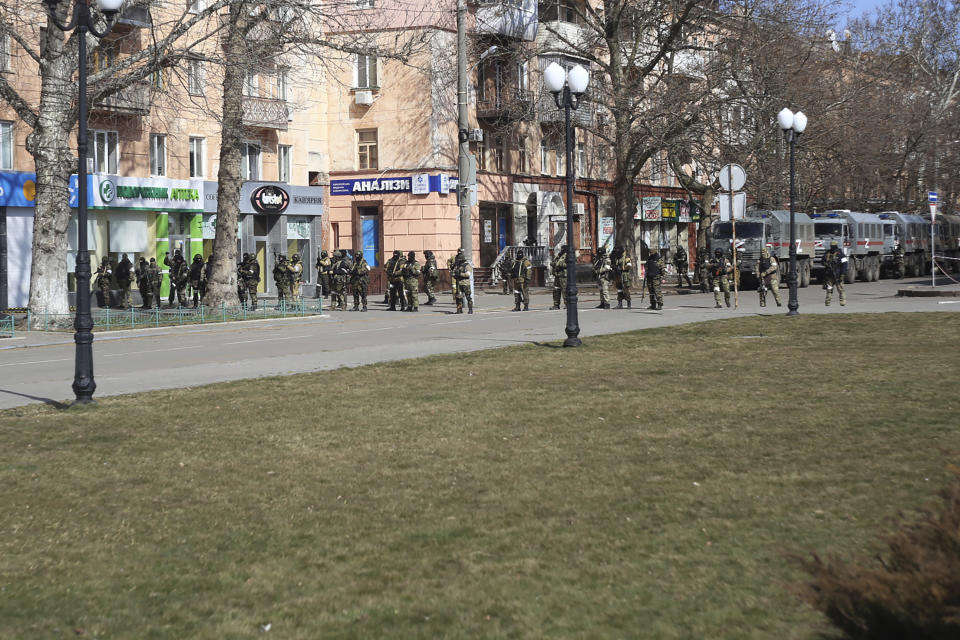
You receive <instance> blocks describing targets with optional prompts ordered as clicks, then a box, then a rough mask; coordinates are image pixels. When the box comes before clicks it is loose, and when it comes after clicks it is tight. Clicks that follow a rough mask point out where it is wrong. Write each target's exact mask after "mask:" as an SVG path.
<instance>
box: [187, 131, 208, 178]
mask: <svg viewBox="0 0 960 640" xmlns="http://www.w3.org/2000/svg"><path fill="white" fill-rule="evenodd" d="M206 157H207V140H206V138H194V137H191V138H190V177H191V178H203V177H206V173H204V167H205V165H206V162H205V160H206Z"/></svg>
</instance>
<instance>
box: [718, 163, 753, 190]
mask: <svg viewBox="0 0 960 640" xmlns="http://www.w3.org/2000/svg"><path fill="white" fill-rule="evenodd" d="M718 178H719V180H720V186H721V187H723V188H724V189H725V190H727V191H739V190H740V189H743V185H745V184H746V183H747V172H746V171H744V170H743V167H741V166H740V165H738V164H728V165H726V166H725V167H724V168H723V169H720V175H719V176H718Z"/></svg>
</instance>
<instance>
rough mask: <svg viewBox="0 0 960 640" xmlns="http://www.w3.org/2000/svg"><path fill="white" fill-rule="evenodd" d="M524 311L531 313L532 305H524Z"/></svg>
mask: <svg viewBox="0 0 960 640" xmlns="http://www.w3.org/2000/svg"><path fill="white" fill-rule="evenodd" d="M523 310H524V311H530V304H529V303H524V305H523Z"/></svg>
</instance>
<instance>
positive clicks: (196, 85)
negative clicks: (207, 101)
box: [187, 59, 205, 96]
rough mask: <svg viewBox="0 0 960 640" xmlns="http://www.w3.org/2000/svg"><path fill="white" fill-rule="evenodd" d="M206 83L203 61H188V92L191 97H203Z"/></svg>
mask: <svg viewBox="0 0 960 640" xmlns="http://www.w3.org/2000/svg"><path fill="white" fill-rule="evenodd" d="M204 82H205V78H204V68H203V60H193V59H191V60H187V91H188V92H189V93H190V95H192V96H202V95H203V85H204Z"/></svg>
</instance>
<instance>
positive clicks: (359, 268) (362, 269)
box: [350, 251, 370, 311]
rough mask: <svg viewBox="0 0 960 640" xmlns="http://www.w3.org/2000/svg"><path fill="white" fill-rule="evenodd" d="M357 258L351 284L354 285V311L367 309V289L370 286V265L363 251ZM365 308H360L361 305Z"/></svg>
mask: <svg viewBox="0 0 960 640" xmlns="http://www.w3.org/2000/svg"><path fill="white" fill-rule="evenodd" d="M356 258H357V259H356V260H354V261H353V268H352V269H351V270H350V284H351V285H352V287H353V309H352V310H353V311H366V310H367V289H368V288H369V287H370V265H369V264H368V263H367V260H366V259H365V258H364V257H363V253H362V252H360V251H358V252H357V256H356ZM361 304H362V305H363V308H362V309H361V308H360V305H361Z"/></svg>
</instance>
